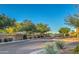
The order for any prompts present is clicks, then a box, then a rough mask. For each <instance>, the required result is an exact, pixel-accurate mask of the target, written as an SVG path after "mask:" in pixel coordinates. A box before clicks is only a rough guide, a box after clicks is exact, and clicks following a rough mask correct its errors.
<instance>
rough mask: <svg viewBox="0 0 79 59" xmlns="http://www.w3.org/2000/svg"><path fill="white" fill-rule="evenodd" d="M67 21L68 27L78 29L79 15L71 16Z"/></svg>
mask: <svg viewBox="0 0 79 59" xmlns="http://www.w3.org/2000/svg"><path fill="white" fill-rule="evenodd" d="M65 21H66V24H68V25H71V26H73V27H76V28H77V27H79V16H77V15H73V16H69V17H68V18H67V19H66V20H65Z"/></svg>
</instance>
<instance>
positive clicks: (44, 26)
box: [36, 23, 50, 34]
mask: <svg viewBox="0 0 79 59" xmlns="http://www.w3.org/2000/svg"><path fill="white" fill-rule="evenodd" d="M36 29H37V32H39V33H41V34H44V33H46V32H48V31H50V28H49V27H48V25H47V24H43V23H39V24H37V25H36Z"/></svg>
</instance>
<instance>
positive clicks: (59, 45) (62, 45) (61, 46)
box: [56, 41, 65, 49]
mask: <svg viewBox="0 0 79 59" xmlns="http://www.w3.org/2000/svg"><path fill="white" fill-rule="evenodd" d="M56 45H57V47H58V48H59V49H63V48H64V45H65V44H64V42H62V41H56Z"/></svg>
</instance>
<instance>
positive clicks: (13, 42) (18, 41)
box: [0, 40, 26, 45]
mask: <svg viewBox="0 0 79 59" xmlns="http://www.w3.org/2000/svg"><path fill="white" fill-rule="evenodd" d="M22 41H26V40H18V41H11V42H2V43H0V45H1V44H8V43H17V42H22Z"/></svg>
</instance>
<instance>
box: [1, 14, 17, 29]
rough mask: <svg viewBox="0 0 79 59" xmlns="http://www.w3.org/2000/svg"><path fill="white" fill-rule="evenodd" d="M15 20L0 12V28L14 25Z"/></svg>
mask: <svg viewBox="0 0 79 59" xmlns="http://www.w3.org/2000/svg"><path fill="white" fill-rule="evenodd" d="M15 22H16V20H15V19H12V18H9V17H8V16H6V15H5V14H0V29H4V28H7V27H9V26H14V25H15Z"/></svg>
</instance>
